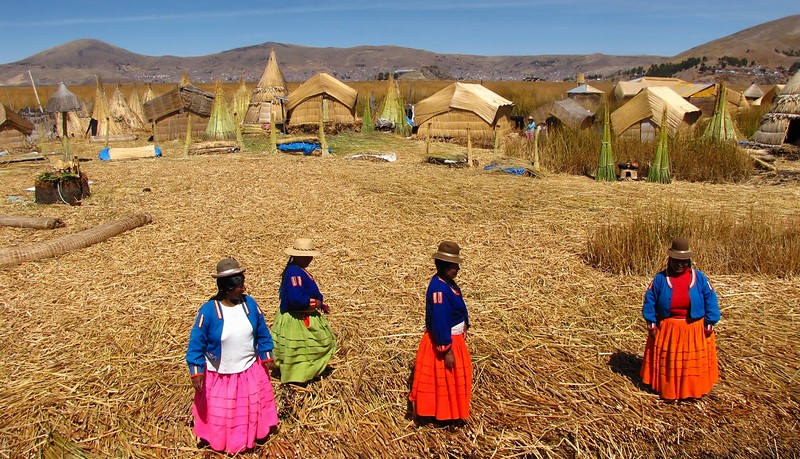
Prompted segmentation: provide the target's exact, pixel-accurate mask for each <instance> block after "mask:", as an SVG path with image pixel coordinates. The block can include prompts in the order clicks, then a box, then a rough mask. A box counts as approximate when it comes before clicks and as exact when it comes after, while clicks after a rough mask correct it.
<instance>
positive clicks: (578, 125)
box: [531, 99, 594, 130]
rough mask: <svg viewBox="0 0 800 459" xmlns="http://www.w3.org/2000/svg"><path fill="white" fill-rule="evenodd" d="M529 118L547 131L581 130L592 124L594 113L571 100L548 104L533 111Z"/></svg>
mask: <svg viewBox="0 0 800 459" xmlns="http://www.w3.org/2000/svg"><path fill="white" fill-rule="evenodd" d="M531 116H533V120H534V121H536V122H537V123H544V124H545V125H546V126H547V129H548V130H551V129H558V128H560V127H562V126H565V127H568V128H570V129H578V130H583V129H588V128H590V127H592V124H594V113H593V112H591V111H589V110H587V109H586V108H585V107H583V106H582V105H581V104H579V103H578V102H576V101H575V100H573V99H562V100H556V101H552V102H548V103H546V104H544V105H542V106H541V107H539V108H537V109H536V110H534V111H533V113H531Z"/></svg>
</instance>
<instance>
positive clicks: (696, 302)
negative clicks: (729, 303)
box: [642, 269, 720, 326]
mask: <svg viewBox="0 0 800 459" xmlns="http://www.w3.org/2000/svg"><path fill="white" fill-rule="evenodd" d="M689 301H690V303H691V306H689V311H688V314H687V318H689V319H695V320H696V319H705V323H706V325H708V324H711V325H714V324H716V323H717V322H719V319H720V312H719V302H718V301H717V292H716V291H715V290H714V287H712V286H711V283H710V282H709V281H708V278H707V277H706V275H705V274H703V272H702V271H699V270H697V269H692V280H691V281H690V282H689ZM671 302H672V283H671V282H670V280H669V277H668V276H667V273H666V271H662V272H660V273H658V274H656V277H655V278H653V281H652V282H650V286H649V287H647V291H646V292H645V294H644V304H643V305H642V316H644V318H645V320H646V321H647V324H648V326H649V325H650V324H654V323H656V324H657V323H658V322H659V321H660V320H661V319H666V318H667V317H669V305H670V303H671Z"/></svg>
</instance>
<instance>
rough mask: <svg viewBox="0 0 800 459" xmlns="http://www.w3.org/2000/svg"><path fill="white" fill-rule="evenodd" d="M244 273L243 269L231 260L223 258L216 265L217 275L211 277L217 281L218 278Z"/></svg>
mask: <svg viewBox="0 0 800 459" xmlns="http://www.w3.org/2000/svg"><path fill="white" fill-rule="evenodd" d="M243 272H245V269H244V268H242V266H241V265H240V264H239V262H238V261H236V260H234V259H233V258H223V259H222V260H220V261H219V263H217V273H216V274H212V275H211V277H213V278H214V279H218V278H220V277H228V276H234V275H236V274H241V273H243Z"/></svg>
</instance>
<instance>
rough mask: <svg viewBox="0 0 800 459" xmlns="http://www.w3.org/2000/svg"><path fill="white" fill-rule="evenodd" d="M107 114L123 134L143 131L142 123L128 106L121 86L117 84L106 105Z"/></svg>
mask: <svg viewBox="0 0 800 459" xmlns="http://www.w3.org/2000/svg"><path fill="white" fill-rule="evenodd" d="M108 114H109V116H111V118H112V119H113V120H114V121H116V122H117V124H118V125H119V126H120V127H121V128H122V129H123V130H124V131H125V132H132V131H142V130H144V121H143V120H142V119H141V118H140V117H139V115H137V114H136V112H135V111H133V109H132V108H131V106H130V105H128V101H127V100H125V94H124V93H123V92H122V86H121V85H119V84H118V85H117V88H116V89H115V90H114V94H113V95H112V96H111V100H110V101H109V103H108Z"/></svg>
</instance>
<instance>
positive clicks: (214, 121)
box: [206, 81, 236, 140]
mask: <svg viewBox="0 0 800 459" xmlns="http://www.w3.org/2000/svg"><path fill="white" fill-rule="evenodd" d="M235 138H236V125H235V124H234V122H233V116H231V112H230V111H229V110H228V102H227V101H226V100H225V91H223V89H222V84H220V82H219V81H217V83H216V86H215V93H214V105H213V107H212V108H211V117H210V118H209V119H208V125H207V126H206V139H208V140H231V139H235Z"/></svg>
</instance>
